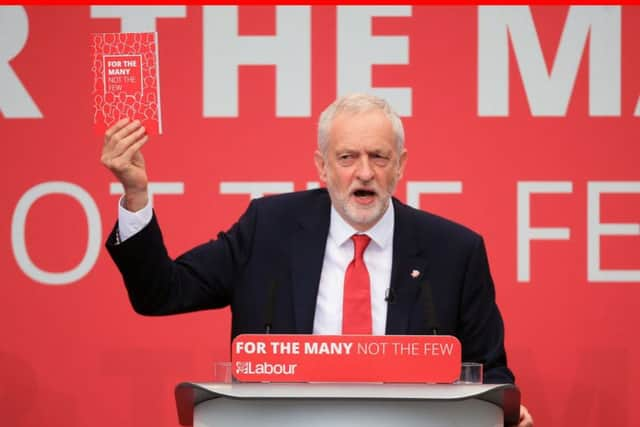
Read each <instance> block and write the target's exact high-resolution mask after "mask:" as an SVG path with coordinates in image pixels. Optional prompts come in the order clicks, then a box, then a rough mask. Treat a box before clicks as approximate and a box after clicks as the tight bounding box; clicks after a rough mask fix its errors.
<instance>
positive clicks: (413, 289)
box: [386, 199, 427, 335]
mask: <svg viewBox="0 0 640 427" xmlns="http://www.w3.org/2000/svg"><path fill="white" fill-rule="evenodd" d="M393 207H394V210H395V211H394V213H395V218H394V230H393V261H392V266H391V288H392V290H393V300H392V301H390V302H389V304H388V309H387V327H386V333H387V335H402V334H407V333H408V331H409V316H410V314H411V312H412V311H413V309H414V306H415V304H416V302H417V301H419V295H420V283H422V280H423V279H424V276H425V274H426V270H427V257H426V254H425V253H424V252H423V250H422V249H421V246H420V242H419V241H418V239H417V238H416V235H415V229H414V227H413V216H412V215H411V210H410V209H409V208H408V207H407V206H404V205H403V204H402V203H400V202H399V201H398V200H396V199H393Z"/></svg>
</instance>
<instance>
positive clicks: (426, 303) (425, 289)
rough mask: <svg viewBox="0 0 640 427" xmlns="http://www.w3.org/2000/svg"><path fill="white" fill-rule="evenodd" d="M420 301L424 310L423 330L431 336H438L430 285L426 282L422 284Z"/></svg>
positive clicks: (436, 316)
mask: <svg viewBox="0 0 640 427" xmlns="http://www.w3.org/2000/svg"><path fill="white" fill-rule="evenodd" d="M420 300H421V302H422V307H423V309H424V329H425V330H426V331H427V332H428V333H431V335H438V328H439V325H438V315H437V313H436V308H435V305H434V304H433V294H432V292H431V285H429V282H427V281H426V280H425V281H424V282H422V288H421V292H420Z"/></svg>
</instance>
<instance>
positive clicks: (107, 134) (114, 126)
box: [104, 117, 130, 142]
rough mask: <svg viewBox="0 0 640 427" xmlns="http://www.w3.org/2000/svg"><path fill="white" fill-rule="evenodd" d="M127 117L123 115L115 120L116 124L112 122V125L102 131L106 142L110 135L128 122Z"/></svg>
mask: <svg viewBox="0 0 640 427" xmlns="http://www.w3.org/2000/svg"><path fill="white" fill-rule="evenodd" d="M129 121H130V120H129V118H128V117H125V118H124V119H120V120H118V121H117V122H116V124H114V125H113V126H111V127H110V128H109V129H107V131H106V132H105V133H104V136H105V139H104V141H105V142H107V141H108V140H109V139H111V137H112V136H113V135H114V134H115V133H116V132H118V131H119V130H120V129H122V128H123V127H124V126H125V125H126V124H127V123H129Z"/></svg>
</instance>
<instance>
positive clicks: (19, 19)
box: [0, 6, 42, 119]
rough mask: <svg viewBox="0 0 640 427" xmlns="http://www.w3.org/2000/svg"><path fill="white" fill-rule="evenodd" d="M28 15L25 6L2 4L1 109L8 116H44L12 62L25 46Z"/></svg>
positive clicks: (0, 11)
mask: <svg viewBox="0 0 640 427" xmlns="http://www.w3.org/2000/svg"><path fill="white" fill-rule="evenodd" d="M28 35H29V18H28V17H27V13H26V12H25V10H24V8H23V7H20V6H0V112H1V113H2V115H4V117H6V118H14V119H20V118H41V117H42V113H41V112H40V109H38V106H37V105H36V103H35V102H34V100H33V98H31V95H29V92H28V91H27V89H26V88H25V87H24V85H23V84H22V82H21V81H20V78H19V77H18V75H17V74H16V73H15V71H14V70H13V69H12V68H11V65H10V64H9V61H11V60H12V59H13V58H14V57H15V56H16V55H18V53H20V51H21V50H22V49H23V48H24V47H25V44H26V42H27V37H28Z"/></svg>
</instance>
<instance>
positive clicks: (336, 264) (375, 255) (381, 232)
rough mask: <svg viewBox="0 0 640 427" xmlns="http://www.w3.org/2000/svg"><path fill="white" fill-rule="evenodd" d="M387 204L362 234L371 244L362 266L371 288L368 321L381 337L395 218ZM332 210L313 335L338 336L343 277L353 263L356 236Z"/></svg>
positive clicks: (374, 333)
mask: <svg viewBox="0 0 640 427" xmlns="http://www.w3.org/2000/svg"><path fill="white" fill-rule="evenodd" d="M391 205H392V204H391V203H389V206H388V207H387V210H386V211H385V213H384V215H383V216H382V218H381V219H380V221H378V222H377V223H376V225H374V226H373V227H371V228H370V229H369V230H367V231H366V232H365V233H362V234H366V235H367V236H369V237H370V238H371V242H370V243H369V245H368V246H367V249H366V250H365V251H364V263H365V264H366V266H367V271H368V272H369V281H370V284H371V320H372V322H373V324H372V329H371V331H372V333H373V335H384V334H385V330H386V326H387V301H386V300H385V296H386V292H387V288H388V287H389V284H390V283H391V260H392V258H393V225H394V214H393V207H392V206H391ZM357 233H358V231H356V230H355V229H354V228H353V227H351V226H350V225H349V224H347V223H346V222H345V220H344V219H342V217H341V216H340V214H339V213H338V211H336V210H335V208H334V207H333V206H331V223H330V225H329V235H328V236H327V245H326V247H325V251H324V261H323V263H322V273H321V274H320V287H319V288H318V298H317V300H316V313H315V316H314V318H313V333H314V334H321V335H340V334H341V333H342V297H343V290H344V274H345V272H346V271H347V267H348V266H349V264H350V263H351V260H353V240H351V236H352V235H354V234H357Z"/></svg>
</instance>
